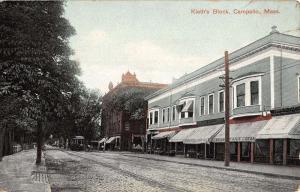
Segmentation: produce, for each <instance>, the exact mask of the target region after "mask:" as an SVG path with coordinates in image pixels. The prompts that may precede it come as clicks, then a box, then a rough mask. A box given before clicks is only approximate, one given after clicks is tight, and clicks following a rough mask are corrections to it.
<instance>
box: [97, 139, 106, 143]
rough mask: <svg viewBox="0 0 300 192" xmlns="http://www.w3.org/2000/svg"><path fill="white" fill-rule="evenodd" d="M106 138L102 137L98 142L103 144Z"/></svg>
mask: <svg viewBox="0 0 300 192" xmlns="http://www.w3.org/2000/svg"><path fill="white" fill-rule="evenodd" d="M105 140H106V139H105V138H102V139H101V140H100V141H99V142H98V143H99V144H101V143H104V141H105Z"/></svg>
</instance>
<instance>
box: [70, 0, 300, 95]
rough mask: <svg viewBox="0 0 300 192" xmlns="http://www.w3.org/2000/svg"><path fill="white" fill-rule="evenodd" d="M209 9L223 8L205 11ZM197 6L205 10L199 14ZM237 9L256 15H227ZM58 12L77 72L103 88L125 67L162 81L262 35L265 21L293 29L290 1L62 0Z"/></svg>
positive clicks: (295, 19) (297, 7) (298, 8)
mask: <svg viewBox="0 0 300 192" xmlns="http://www.w3.org/2000/svg"><path fill="white" fill-rule="evenodd" d="M213 9H217V10H223V11H224V12H225V11H226V10H227V11H228V12H229V14H221V13H219V14H213ZM264 9H272V10H275V12H276V13H273V14H265V13H264ZM192 10H197V11H198V14H196V13H195V12H193V11H192ZM204 10H206V11H209V14H206V13H207V12H206V13H203V14H200V12H201V11H202V12H205V11H204ZM237 10H248V11H251V10H258V11H259V14H258V13H256V14H254V13H253V12H252V14H235V13H236V12H237ZM276 10H277V11H276ZM65 17H66V18H67V19H68V20H69V21H70V23H71V25H72V26H73V27H74V28H75V30H76V35H74V36H72V37H71V38H70V46H71V48H72V49H73V50H74V52H75V55H74V56H73V59H75V60H77V61H79V63H80V66H81V70H82V74H81V76H80V79H81V80H82V81H83V82H84V84H85V85H86V86H87V87H88V88H96V89H100V91H101V92H102V93H103V94H104V93H106V92H107V91H108V84H109V82H110V81H111V82H113V85H114V86H115V85H116V84H118V83H119V82H120V81H121V76H122V74H123V73H126V72H127V71H128V70H129V71H130V72H132V73H133V72H135V73H136V75H137V78H138V79H139V80H140V81H144V82H157V83H167V84H169V83H171V82H172V80H173V79H175V78H179V77H180V76H182V75H184V74H185V73H190V72H192V71H194V70H196V69H198V68H200V67H202V66H205V65H207V64H209V63H210V62H213V61H214V60H216V59H218V58H221V57H223V55H224V51H225V50H228V51H229V53H230V52H232V51H235V50H237V49H239V48H241V47H243V46H245V45H247V44H249V43H251V42H253V41H255V40H257V39H259V38H262V37H264V36H266V35H268V34H269V33H270V31H271V27H272V26H273V25H276V26H277V29H278V30H279V31H280V32H283V33H287V34H290V35H296V36H300V31H299V27H300V24H299V21H300V3H299V4H297V2H296V0H291V1H275V0H274V1H270V0H269V1H256V0H254V1H253V0H252V1H230V2H228V1H227V2H226V1H220V0H211V1H97V0H94V1H88V0H87V1H83V0H82V1H67V2H66V4H65ZM296 29H298V30H296Z"/></svg>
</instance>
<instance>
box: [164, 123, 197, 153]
mask: <svg viewBox="0 0 300 192" xmlns="http://www.w3.org/2000/svg"><path fill="white" fill-rule="evenodd" d="M194 131H195V129H194V128H189V129H182V130H181V131H179V132H178V133H177V134H176V135H174V136H173V137H172V138H171V139H170V140H169V142H170V143H171V146H174V153H175V154H176V155H184V154H185V146H184V144H183V140H184V139H186V138H187V137H189V136H190V135H192V134H193V132H194Z"/></svg>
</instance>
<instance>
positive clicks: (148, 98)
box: [145, 32, 300, 100]
mask: <svg viewBox="0 0 300 192" xmlns="http://www.w3.org/2000/svg"><path fill="white" fill-rule="evenodd" d="M274 34H275V35H276V34H279V35H284V36H289V37H293V38H299V39H300V37H299V36H293V35H288V34H284V33H279V32H277V33H273V34H271V33H270V34H268V35H267V36H264V37H262V38H260V39H258V40H256V41H253V42H252V43H249V44H247V45H245V46H243V47H241V48H239V49H237V50H235V51H233V52H231V53H230V54H229V64H232V63H234V62H237V61H239V60H242V59H244V58H245V57H248V56H250V55H253V54H255V53H257V52H260V51H262V50H264V49H266V48H269V47H271V46H276V45H277V46H278V45H280V46H282V45H290V46H293V47H298V49H299V50H300V44H296V43H295V44H289V43H286V42H280V41H275V40H276V39H273V40H272V39H270V40H269V41H268V43H267V44H264V45H261V46H259V47H256V48H254V49H251V50H250V51H249V52H247V53H244V54H242V55H237V56H235V57H233V58H230V57H232V55H233V54H237V53H238V52H239V51H242V50H244V49H246V48H247V47H250V46H251V45H253V44H255V43H258V42H259V41H262V40H263V39H267V38H269V37H271V36H273V35H274ZM278 43H279V44H278ZM223 60H224V57H221V58H219V59H217V60H215V61H213V62H210V63H209V64H207V65H205V66H209V65H212V64H214V63H218V62H222V61H223ZM205 66H203V67H205ZM223 66H224V64H221V65H218V66H216V67H214V68H212V69H209V70H207V71H204V72H202V73H199V74H195V75H194V76H192V77H189V78H188V79H185V80H184V81H183V82H181V83H179V84H177V85H175V86H174V85H173V84H174V82H173V83H171V84H169V86H167V87H166V88H163V89H160V90H158V91H156V92H154V93H152V94H150V95H148V96H147V97H145V99H146V100H150V99H152V98H154V97H156V96H158V95H160V94H162V93H165V92H167V91H169V90H171V89H174V88H176V87H178V86H180V85H182V84H184V83H187V82H189V81H192V80H193V79H195V78H197V77H198V76H202V75H206V74H208V73H210V72H211V71H215V70H216V69H218V68H221V67H223ZM203 67H201V68H203ZM201 68H199V69H201ZM199 69H197V70H199ZM197 70H195V71H192V72H190V73H188V74H192V73H195V72H196V71H197ZM188 74H186V75H183V76H181V77H180V78H179V79H181V78H184V77H186V76H187V75H188ZM179 79H178V80H179ZM172 85H173V86H172Z"/></svg>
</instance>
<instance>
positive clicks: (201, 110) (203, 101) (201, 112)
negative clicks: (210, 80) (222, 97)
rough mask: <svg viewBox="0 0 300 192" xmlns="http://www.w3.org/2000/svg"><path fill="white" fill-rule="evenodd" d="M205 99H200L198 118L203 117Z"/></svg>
mask: <svg viewBox="0 0 300 192" xmlns="http://www.w3.org/2000/svg"><path fill="white" fill-rule="evenodd" d="M204 107H205V97H200V116H202V115H204V110H205V108H204Z"/></svg>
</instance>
